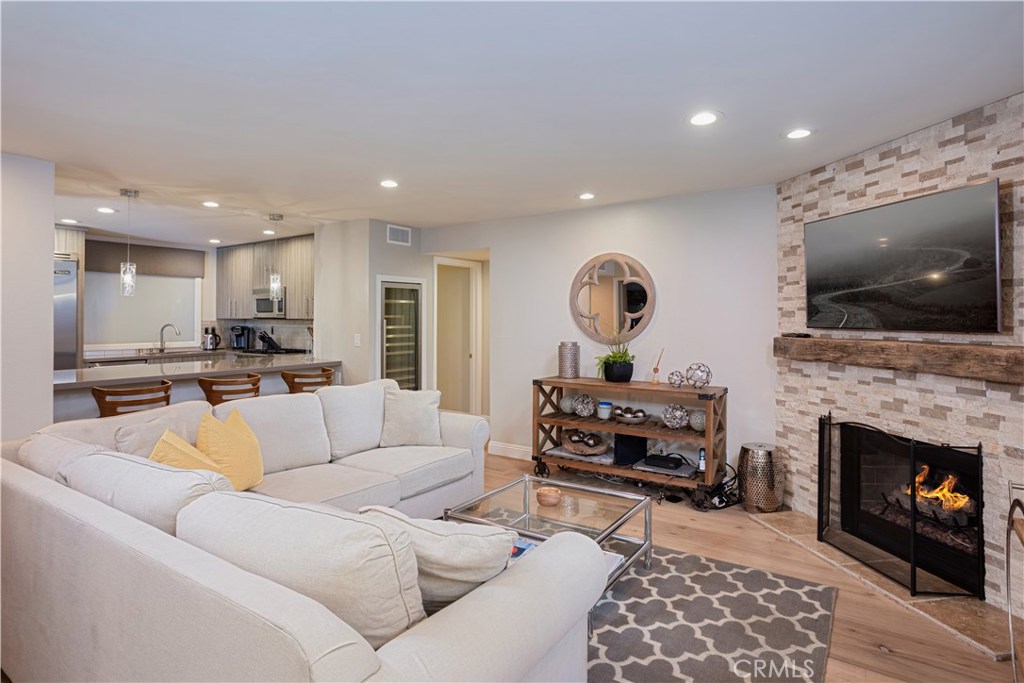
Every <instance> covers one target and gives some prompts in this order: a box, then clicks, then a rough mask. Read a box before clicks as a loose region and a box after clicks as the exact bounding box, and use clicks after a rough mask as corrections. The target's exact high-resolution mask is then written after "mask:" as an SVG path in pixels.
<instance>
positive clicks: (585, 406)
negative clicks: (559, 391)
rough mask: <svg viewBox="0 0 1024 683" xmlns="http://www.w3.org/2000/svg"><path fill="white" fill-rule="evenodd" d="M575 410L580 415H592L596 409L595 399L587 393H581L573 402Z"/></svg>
mask: <svg viewBox="0 0 1024 683" xmlns="http://www.w3.org/2000/svg"><path fill="white" fill-rule="evenodd" d="M573 410H574V411H575V413H576V414H577V415H579V416H580V417H590V416H591V415H593V414H594V410H596V406H595V405H594V399H592V398H591V397H590V396H587V395H586V394H580V395H579V396H577V397H576V400H575V401H574V402H573Z"/></svg>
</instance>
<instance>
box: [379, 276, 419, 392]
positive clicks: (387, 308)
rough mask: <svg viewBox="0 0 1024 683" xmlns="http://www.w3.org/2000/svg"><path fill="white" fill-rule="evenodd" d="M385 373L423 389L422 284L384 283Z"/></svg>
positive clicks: (406, 386)
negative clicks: (421, 345) (421, 373)
mask: <svg viewBox="0 0 1024 683" xmlns="http://www.w3.org/2000/svg"><path fill="white" fill-rule="evenodd" d="M381 288H382V291H381V302H382V310H381V316H380V319H381V364H380V366H381V376H382V377H386V378H389V379H393V380H395V381H396V382H398V386H399V387H401V388H402V389H419V388H420V343H421V338H420V301H421V296H420V294H421V291H420V285H418V284H410V283H404V282H382V283H381Z"/></svg>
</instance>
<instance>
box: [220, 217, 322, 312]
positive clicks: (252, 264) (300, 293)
mask: <svg viewBox="0 0 1024 683" xmlns="http://www.w3.org/2000/svg"><path fill="white" fill-rule="evenodd" d="M271 268H277V269H278V270H279V271H280V273H281V282H282V284H283V285H284V289H285V309H284V310H285V316H286V318H287V319H289V320H310V319H312V318H313V236H312V235H302V236H300V237H292V238H290V239H283V240H276V241H275V240H268V241H266V242H257V243H255V244H240V245H238V246H235V247H221V248H219V249H218V250H217V317H218V318H227V319H248V318H251V317H252V316H253V311H252V290H254V289H267V288H269V287H270V270H271Z"/></svg>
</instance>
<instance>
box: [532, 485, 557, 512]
mask: <svg viewBox="0 0 1024 683" xmlns="http://www.w3.org/2000/svg"><path fill="white" fill-rule="evenodd" d="M561 500H562V491H561V490H560V489H557V488H555V487H554V486H541V487H540V488H539V489H537V502H538V503H540V504H541V505H543V506H544V507H554V506H556V505H558V503H559V502H561Z"/></svg>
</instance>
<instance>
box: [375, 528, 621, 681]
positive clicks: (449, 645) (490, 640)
mask: <svg viewBox="0 0 1024 683" xmlns="http://www.w3.org/2000/svg"><path fill="white" fill-rule="evenodd" d="M607 580H608V573H607V567H606V563H605V558H604V553H603V552H602V551H601V549H600V548H599V547H598V546H597V544H596V543H594V542H593V541H592V540H591V539H589V538H587V537H585V536H583V535H580V534H576V533H562V534H558V535H556V536H554V537H552V538H551V539H549V540H547V541H545V542H544V543H542V544H541V545H540V546H539V547H538V548H536V549H535V550H533V551H532V552H531V553H530V554H529V555H527V556H526V557H524V558H522V559H521V560H520V561H519V562H517V563H516V564H515V565H513V566H512V567H510V568H509V569H507V570H506V571H504V572H502V573H501V574H499V575H498V576H496V577H495V578H493V579H491V580H490V581H488V582H487V583H485V584H484V585H483V586H480V587H479V588H477V589H476V590H474V591H473V592H471V593H470V594H469V595H466V596H465V597H463V598H462V599H460V600H458V601H457V602H455V603H453V604H451V605H449V606H448V607H446V608H445V609H443V610H441V611H440V612H438V613H437V614H434V615H433V616H431V617H430V618H429V619H426V620H425V621H422V622H420V623H419V624H417V625H416V626H414V627H413V628H411V629H409V630H408V631H406V632H405V633H403V634H401V635H400V636H398V637H396V638H394V639H393V640H391V641H390V642H388V643H387V644H385V645H384V646H383V647H381V648H380V649H379V650H377V656H378V657H379V658H380V660H381V662H382V666H381V668H380V670H379V671H377V672H376V673H375V674H374V675H373V676H371V677H370V678H369V679H368V680H371V681H377V680H379V681H428V680H429V681H518V680H523V678H524V677H526V675H527V674H528V673H529V672H531V671H532V670H533V669H534V667H536V666H537V664H538V663H540V662H542V660H544V659H545V657H547V656H548V655H549V654H550V652H551V650H552V649H553V648H554V647H555V646H556V645H559V644H560V643H561V647H562V648H563V649H568V650H569V651H567V652H562V653H560V654H561V655H564V656H566V657H569V658H573V657H575V658H578V659H579V660H580V662H581V663H583V665H584V666H585V663H586V659H587V637H586V631H585V629H584V630H583V631H582V632H580V633H579V637H578V641H579V642H578V643H576V642H570V645H569V647H568V648H566V643H565V642H563V641H564V639H565V636H566V635H567V634H569V633H570V631H572V630H573V628H574V627H576V626H577V625H578V624H579V623H580V622H581V620H583V619H586V617H587V614H588V613H589V612H590V610H591V608H593V606H594V604H595V603H596V602H597V600H598V599H599V598H600V597H601V594H602V593H603V592H604V587H605V582H606V581H607ZM577 631H578V629H577ZM573 648H575V649H577V652H572V649H573Z"/></svg>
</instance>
